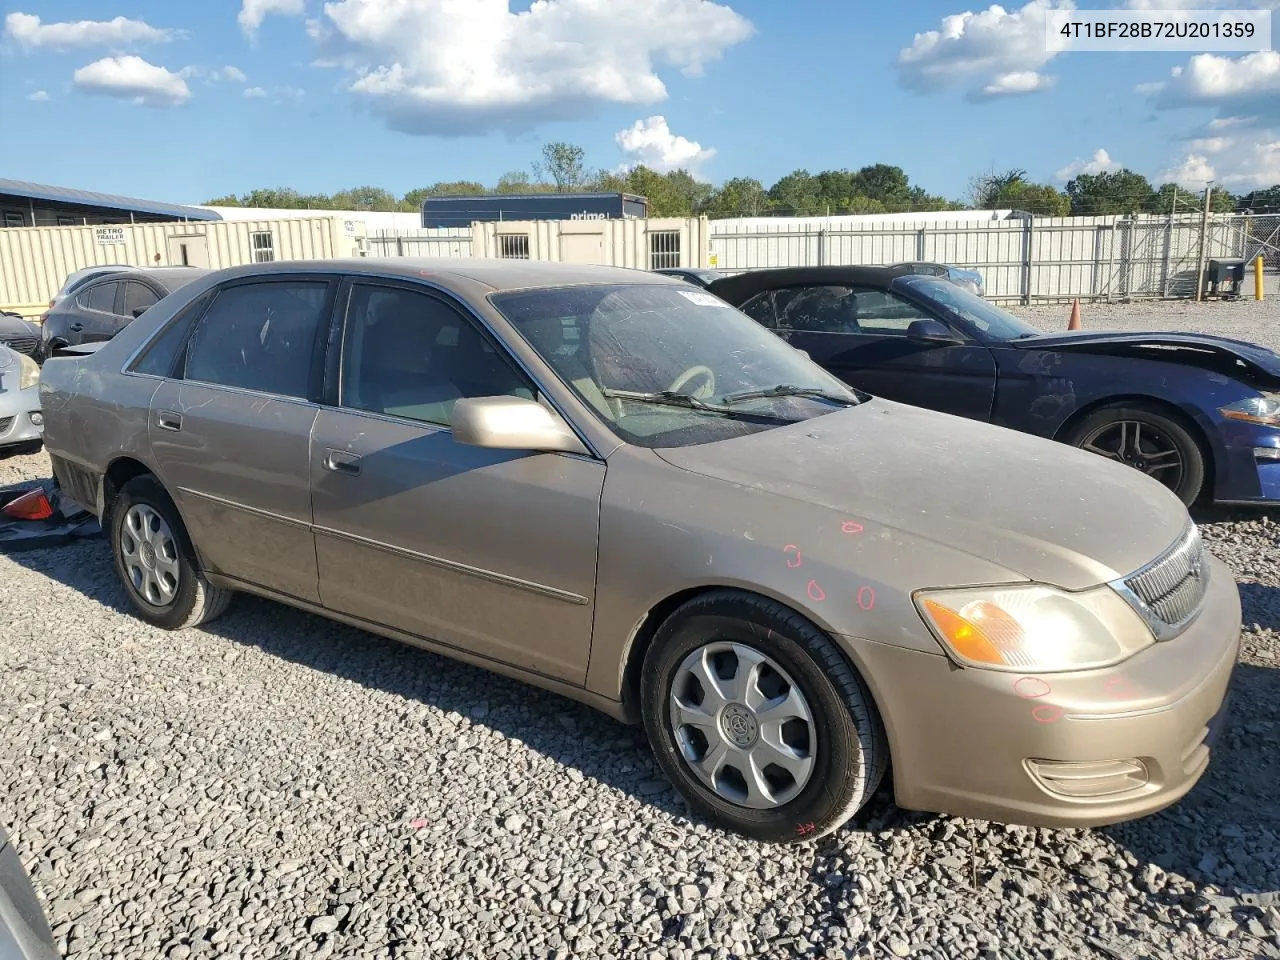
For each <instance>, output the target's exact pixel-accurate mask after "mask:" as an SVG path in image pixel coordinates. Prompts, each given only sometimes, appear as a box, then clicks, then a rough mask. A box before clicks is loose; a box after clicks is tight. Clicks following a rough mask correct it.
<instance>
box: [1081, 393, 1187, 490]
mask: <svg viewBox="0 0 1280 960" xmlns="http://www.w3.org/2000/svg"><path fill="white" fill-rule="evenodd" d="M1062 440H1063V442H1064V443H1069V444H1071V445H1072V446H1073V447H1079V448H1080V449H1081V450H1084V451H1086V452H1088V453H1095V454H1098V455H1099V456H1103V457H1106V458H1107V459H1109V460H1115V461H1117V462H1118V463H1123V464H1125V465H1126V466H1129V467H1133V468H1134V469H1137V470H1141V471H1142V472H1143V473H1145V474H1146V475H1147V476H1149V477H1151V478H1152V479H1155V480H1159V481H1160V482H1161V483H1163V484H1164V485H1165V486H1166V487H1168V488H1169V489H1170V490H1172V491H1173V492H1174V494H1176V495H1177V497H1178V499H1179V500H1181V501H1182V502H1183V503H1184V504H1186V505H1187V506H1188V507H1189V506H1191V505H1192V504H1193V503H1195V502H1196V500H1198V499H1200V497H1201V495H1202V494H1204V493H1205V492H1206V491H1205V486H1206V485H1205V462H1206V457H1205V453H1204V450H1202V449H1201V447H1200V444H1199V443H1198V442H1197V441H1196V438H1195V437H1194V436H1192V434H1191V431H1190V430H1188V429H1187V427H1186V426H1184V425H1183V424H1182V423H1181V421H1179V420H1176V419H1174V418H1173V417H1171V416H1169V415H1168V414H1167V413H1166V412H1164V411H1162V410H1160V409H1159V408H1157V407H1154V406H1151V405H1148V404H1144V403H1118V404H1114V405H1112V406H1106V407H1101V408H1099V409H1098V410H1094V411H1093V412H1092V413H1090V414H1088V415H1087V416H1085V417H1084V418H1083V419H1081V420H1080V421H1079V422H1078V423H1075V424H1073V425H1072V426H1071V428H1070V429H1069V430H1068V431H1067V432H1066V433H1065V434H1064V435H1063V436H1062Z"/></svg>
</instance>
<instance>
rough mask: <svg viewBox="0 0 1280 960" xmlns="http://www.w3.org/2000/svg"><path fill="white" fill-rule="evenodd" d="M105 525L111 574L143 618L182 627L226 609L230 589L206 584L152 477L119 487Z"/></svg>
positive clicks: (179, 523)
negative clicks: (112, 559) (111, 558)
mask: <svg viewBox="0 0 1280 960" xmlns="http://www.w3.org/2000/svg"><path fill="white" fill-rule="evenodd" d="M108 525H109V527H110V530H111V552H112V554H113V556H114V557H115V563H116V572H117V573H118V574H119V575H120V580H121V582H123V583H124V588H125V592H126V593H127V594H128V595H129V600H130V602H131V603H132V604H133V606H134V609H135V610H137V612H138V615H139V616H141V617H142V619H143V620H146V621H147V622H148V623H151V624H154V625H155V626H157V627H163V628H164V629H166V630H182V629H184V628H186V627H193V626H196V625H197V624H201V623H207V622H209V621H210V620H213V619H214V618H215V617H217V616H219V615H221V614H222V612H223V611H224V610H226V608H227V604H228V603H230V602H231V597H232V592H231V591H230V590H225V589H223V588H221V587H215V586H213V585H212V584H211V583H209V581H208V579H207V578H206V577H205V575H204V572H203V571H202V570H201V569H200V565H199V562H198V561H197V559H196V555H195V550H194V549H193V548H192V546H191V540H190V539H189V538H188V536H187V531H186V528H185V527H184V526H183V525H182V519H181V517H179V516H178V510H177V508H176V507H175V506H174V505H173V501H172V500H171V499H169V495H168V494H167V493H166V492H165V490H164V488H163V487H162V486H160V484H159V482H157V481H156V479H155V478H154V477H150V476H141V477H135V478H134V479H133V480H130V481H129V482H128V483H126V484H125V485H124V487H123V488H122V489H121V490H120V493H119V495H118V496H117V497H116V500H115V503H113V504H112V506H111V510H110V519H109V524H108Z"/></svg>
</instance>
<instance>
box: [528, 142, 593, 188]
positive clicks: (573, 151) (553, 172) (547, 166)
mask: <svg viewBox="0 0 1280 960" xmlns="http://www.w3.org/2000/svg"><path fill="white" fill-rule="evenodd" d="M586 156H587V154H586V151H585V150H583V149H582V148H581V147H579V146H577V145H576V144H572V143H565V142H563V141H556V142H555V143H544V144H543V145H542V159H541V160H539V161H536V162H535V163H534V165H533V170H534V173H535V174H536V175H537V177H538V179H540V180H543V181H547V180H550V181H551V182H552V183H554V184H555V187H556V192H557V193H571V192H573V191H574V190H577V189H579V188H580V187H581V186H582V184H583V183H584V182H585V181H586V179H587V168H586Z"/></svg>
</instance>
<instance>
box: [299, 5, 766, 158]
mask: <svg viewBox="0 0 1280 960" xmlns="http://www.w3.org/2000/svg"><path fill="white" fill-rule="evenodd" d="M324 17H325V19H324V20H323V21H314V22H312V23H309V24H308V28H307V29H308V33H309V34H310V35H311V36H312V38H313V39H315V40H316V41H317V43H318V44H319V45H320V60H319V62H320V63H322V64H325V65H329V66H335V65H340V66H343V67H345V68H346V69H348V70H349V71H350V72H351V75H352V80H351V82H350V86H349V89H350V90H351V91H352V92H354V93H356V94H357V95H358V96H360V97H362V98H363V99H364V100H365V101H366V102H368V103H369V104H370V105H371V106H372V107H373V109H374V110H375V111H377V112H378V113H380V114H382V115H383V116H385V117H386V119H387V122H388V123H389V124H390V125H391V126H392V127H394V128H396V129H399V130H403V131H406V132H410V133H421V134H437V135H463V134H470V133H482V132H487V131H491V130H497V129H505V130H507V131H508V132H515V131H519V130H527V129H531V128H533V127H536V126H537V125H538V124H539V123H541V122H543V121H547V120H560V119H575V118H581V117H584V116H588V115H590V114H591V113H592V112H593V111H594V110H595V109H596V108H597V107H598V106H600V105H602V104H627V105H635V104H650V103H657V102H660V101H662V100H664V99H666V97H667V88H666V85H665V84H664V83H663V81H662V79H661V78H660V77H659V70H660V68H662V67H670V68H675V69H679V70H681V71H683V72H684V73H685V74H686V75H688V76H697V75H698V74H699V73H700V72H701V70H702V68H703V66H704V64H706V63H708V62H710V61H712V60H715V59H717V58H718V57H720V56H721V55H722V54H723V53H724V51H725V50H727V49H728V48H730V47H732V46H734V45H735V44H738V43H741V42H742V41H743V40H745V39H747V38H748V37H749V36H751V34H752V33H753V32H754V28H753V27H752V26H751V24H750V23H749V22H748V21H747V20H746V19H745V18H743V17H742V16H740V15H739V14H738V13H736V12H735V11H734V10H733V9H731V8H730V7H728V6H726V5H725V4H723V3H716V2H712V0H648V2H646V3H634V2H632V0H538V2H535V3H534V4H533V5H532V6H530V7H529V9H527V10H524V11H521V12H512V10H511V4H510V2H509V0H467V2H465V3H461V2H457V0H397V2H395V3H387V2H383V0H331V2H328V3H326V4H325V5H324Z"/></svg>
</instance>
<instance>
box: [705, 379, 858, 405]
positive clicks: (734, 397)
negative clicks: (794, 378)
mask: <svg viewBox="0 0 1280 960" xmlns="http://www.w3.org/2000/svg"><path fill="white" fill-rule="evenodd" d="M769 397H809V398H811V399H814V400H826V401H828V402H829V403H838V404H840V405H841V406H844V407H853V406H856V405H857V404H859V403H861V402H862V401H861V400H857V399H855V398H853V397H842V396H840V394H838V393H832V392H831V391H830V390H823V389H822V388H821V387H794V386H792V385H790V384H787V383H780V384H778V385H777V386H776V387H768V388H766V389H764V390H747V391H744V392H743V393H731V394H729V395H728V396H726V397H725V398H724V402H725V403H729V404H732V403H741V402H742V401H744V400H763V399H767V398H769Z"/></svg>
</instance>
